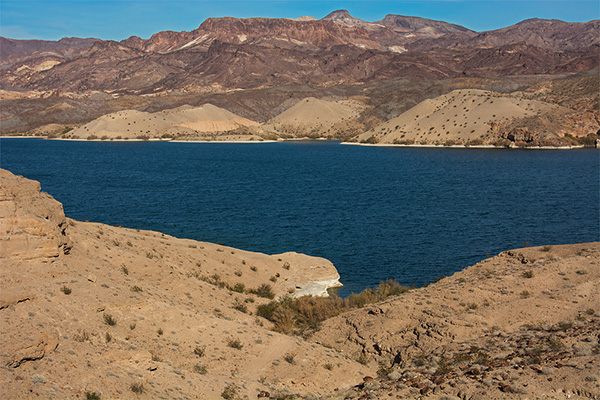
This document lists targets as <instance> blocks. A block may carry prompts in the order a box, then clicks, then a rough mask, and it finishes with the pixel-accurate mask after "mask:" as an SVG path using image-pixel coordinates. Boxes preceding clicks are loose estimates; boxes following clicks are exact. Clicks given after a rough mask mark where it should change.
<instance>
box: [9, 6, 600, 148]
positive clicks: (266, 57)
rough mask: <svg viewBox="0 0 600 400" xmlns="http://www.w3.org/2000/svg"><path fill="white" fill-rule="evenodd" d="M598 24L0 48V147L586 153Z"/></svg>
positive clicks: (287, 24)
mask: <svg viewBox="0 0 600 400" xmlns="http://www.w3.org/2000/svg"><path fill="white" fill-rule="evenodd" d="M599 23H600V22H599V21H598V20H592V21H589V22H585V23H569V22H564V21H560V20H544V19H535V18H534V19H528V20H524V21H521V22H519V23H517V24H514V25H511V26H508V27H504V28H501V29H496V30H492V31H485V32H474V31H472V30H470V29H468V28H466V27H463V26H460V25H456V24H451V23H447V22H444V21H435V20H430V19H425V18H419V17H410V16H403V15H387V16H386V17H385V18H383V19H381V20H379V21H373V22H369V21H364V20H361V19H359V18H355V17H353V16H352V15H351V14H350V13H349V12H348V11H346V10H337V11H334V12H332V13H330V14H329V15H327V16H325V17H324V18H322V19H316V18H312V17H302V18H299V19H289V18H246V19H239V18H230V17H224V18H208V19H206V20H205V21H204V22H202V23H201V24H200V26H198V28H197V29H194V30H192V31H181V32H175V31H161V32H156V33H155V34H153V35H152V36H151V37H150V38H148V39H142V38H140V37H137V36H131V37H129V38H127V39H124V40H121V41H119V42H117V41H112V40H101V39H95V38H87V39H82V38H63V39H61V40H58V41H42V40H14V39H10V38H4V37H0V43H1V44H2V46H1V47H0V49H1V50H0V51H1V52H2V57H1V58H0V104H1V105H2V107H0V135H17V136H41V137H49V138H62V139H69V138H73V136H75V137H77V138H78V139H80V140H84V139H88V138H89V139H90V140H126V139H128V140H132V139H138V138H141V139H138V140H145V139H162V140H171V139H177V140H199V141H214V140H220V141H261V140H285V139H298V138H310V139H315V138H317V139H335V140H343V141H348V142H354V143H366V144H386V145H390V144H404V145H406V144H411V145H429V146H431V145H439V146H443V145H448V146H450V145H461V146H464V145H479V143H480V142H481V144H483V145H486V146H496V147H580V146H588V147H591V146H595V145H596V139H598V138H599V136H598V131H599V130H600V120H599V119H598V118H599V117H598V112H597V110H598V106H599V95H598V93H599V92H600V80H599V79H598V69H599V68H600V64H599V62H598V60H599V57H598V51H599V49H600V47H599V46H600V42H599V40H598V35H597V32H598V28H599ZM484 93H485V94H484ZM487 97H490V100H489V101H488V102H487V103H484V102H483V100H485V98H487ZM492 98H493V99H492ZM450 99H452V100H450ZM480 100H481V101H480ZM492 101H494V103H492ZM423 102H425V103H423ZM427 104H429V106H428V105H427ZM432 104H436V106H434V107H433V108H432V107H430V106H431V105H432ZM459 105H460V106H461V107H460V108H459ZM454 106H456V107H457V108H456V110H450V109H447V108H448V107H450V108H454ZM182 107H183V109H187V110H188V111H187V112H186V115H185V116H184V115H183V114H181V115H179V117H176V118H175V116H174V115H172V114H173V113H178V114H179V113H180V112H182V110H183V109H182ZM414 107H417V108H414ZM192 109H195V110H196V111H193V112H192V111H190V110H192ZM200 110H202V111H200ZM163 111H164V112H165V114H161V115H159V114H157V113H159V112H163ZM457 111H458V112H457ZM496 111H497V112H496ZM197 112H198V113H200V114H202V115H200V114H198V115H195V114H196V113H197ZM406 113H408V114H406ZM148 114H151V115H148ZM416 115H418V116H419V117H418V118H417V117H416ZM171 117H174V118H175V119H174V120H171ZM161 118H162V119H163V121H162V122H161V121H160V119H161ZM420 119H423V120H422V121H421V120H420ZM425 119H427V121H426V120H425ZM150 121H152V122H150ZM431 128H433V129H431ZM438 135H439V136H438Z"/></svg>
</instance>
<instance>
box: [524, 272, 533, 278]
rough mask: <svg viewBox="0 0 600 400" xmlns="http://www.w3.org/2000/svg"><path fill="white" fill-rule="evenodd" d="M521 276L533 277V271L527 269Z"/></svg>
mask: <svg viewBox="0 0 600 400" xmlns="http://www.w3.org/2000/svg"><path fill="white" fill-rule="evenodd" d="M523 278H527V279H529V278H533V271H532V270H529V271H525V272H523Z"/></svg>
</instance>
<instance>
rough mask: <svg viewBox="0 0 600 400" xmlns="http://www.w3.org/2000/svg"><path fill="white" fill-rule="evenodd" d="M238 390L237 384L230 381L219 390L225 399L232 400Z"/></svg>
mask: <svg viewBox="0 0 600 400" xmlns="http://www.w3.org/2000/svg"><path fill="white" fill-rule="evenodd" d="M239 390H240V388H239V386H238V385H236V384H235V383H230V384H228V385H227V386H225V388H224V389H223V391H222V392H221V397H222V398H224V399H225V400H234V399H235V398H236V397H237V393H238V391H239Z"/></svg>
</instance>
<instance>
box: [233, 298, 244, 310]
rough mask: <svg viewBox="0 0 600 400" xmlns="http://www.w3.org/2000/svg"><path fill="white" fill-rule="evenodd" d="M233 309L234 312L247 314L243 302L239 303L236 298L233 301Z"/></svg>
mask: <svg viewBox="0 0 600 400" xmlns="http://www.w3.org/2000/svg"><path fill="white" fill-rule="evenodd" d="M233 308H234V309H236V310H238V311H241V312H243V313H247V312H248V306H246V304H245V303H244V302H243V301H241V300H240V299H239V298H236V299H235V300H234V301H233Z"/></svg>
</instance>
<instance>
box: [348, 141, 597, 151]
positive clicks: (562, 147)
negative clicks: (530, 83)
mask: <svg viewBox="0 0 600 400" xmlns="http://www.w3.org/2000/svg"><path fill="white" fill-rule="evenodd" d="M340 144H343V145H348V146H366V147H414V148H417V147H420V148H446V149H451V148H454V149H517V150H521V149H523V150H574V149H584V148H586V147H585V146H583V145H579V146H556V147H555V146H530V147H498V146H494V145H489V144H488V145H485V144H481V145H472V146H465V145H464V144H455V145H452V146H444V145H443V144H440V145H436V144H394V143H354V142H341V143H340ZM590 148H593V147H590Z"/></svg>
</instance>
